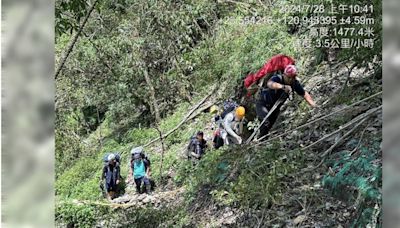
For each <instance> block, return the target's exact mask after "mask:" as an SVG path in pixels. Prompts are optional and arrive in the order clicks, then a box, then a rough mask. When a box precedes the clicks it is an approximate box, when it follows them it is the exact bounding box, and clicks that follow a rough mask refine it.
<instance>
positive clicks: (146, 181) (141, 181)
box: [135, 177, 150, 193]
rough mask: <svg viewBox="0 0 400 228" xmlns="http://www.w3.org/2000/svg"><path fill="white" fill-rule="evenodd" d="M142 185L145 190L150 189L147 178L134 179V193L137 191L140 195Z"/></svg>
mask: <svg viewBox="0 0 400 228" xmlns="http://www.w3.org/2000/svg"><path fill="white" fill-rule="evenodd" d="M142 183H144V185H145V186H146V187H147V188H150V180H149V178H147V177H139V178H136V179H135V184H136V191H138V192H139V193H142V191H141V186H142Z"/></svg>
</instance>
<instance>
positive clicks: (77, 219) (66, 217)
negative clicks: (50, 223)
mask: <svg viewBox="0 0 400 228" xmlns="http://www.w3.org/2000/svg"><path fill="white" fill-rule="evenodd" d="M96 211H97V209H96V207H94V206H88V205H76V204H74V203H72V202H64V203H58V204H56V220H57V221H63V223H66V224H71V225H74V226H77V227H93V225H94V224H95V222H96V220H97V216H98V214H97V213H96Z"/></svg>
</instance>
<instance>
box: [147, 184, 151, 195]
mask: <svg viewBox="0 0 400 228" xmlns="http://www.w3.org/2000/svg"><path fill="white" fill-rule="evenodd" d="M146 194H147V195H151V185H146Z"/></svg>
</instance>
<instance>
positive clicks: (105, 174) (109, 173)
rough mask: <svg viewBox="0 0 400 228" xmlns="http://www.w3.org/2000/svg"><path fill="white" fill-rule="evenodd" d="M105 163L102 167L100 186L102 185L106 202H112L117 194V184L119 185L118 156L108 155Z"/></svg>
mask: <svg viewBox="0 0 400 228" xmlns="http://www.w3.org/2000/svg"><path fill="white" fill-rule="evenodd" d="M106 159H107V161H106V163H105V165H104V166H103V171H102V175H101V182H100V184H101V185H102V186H103V185H104V189H103V190H104V191H106V197H107V199H108V200H112V199H113V198H114V197H115V196H116V193H117V192H118V184H119V183H120V180H121V176H120V166H119V155H117V156H116V155H115V154H108V155H107V158H106Z"/></svg>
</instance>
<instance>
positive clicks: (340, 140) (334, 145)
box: [321, 116, 369, 157]
mask: <svg viewBox="0 0 400 228" xmlns="http://www.w3.org/2000/svg"><path fill="white" fill-rule="evenodd" d="M368 117H369V116H367V117H365V118H364V119H362V120H360V122H358V124H356V125H355V126H354V127H353V128H352V129H350V131H348V132H346V133H345V134H344V135H343V136H342V137H340V139H338V140H337V141H336V142H335V143H334V144H333V145H332V146H331V147H329V149H327V150H326V151H325V152H324V153H323V154H322V155H321V157H325V156H326V155H328V154H330V153H331V152H332V150H333V149H334V148H335V147H337V146H339V145H340V144H341V143H342V142H343V140H344V139H346V138H347V137H348V136H349V135H350V134H351V133H353V131H354V130H356V129H357V128H358V127H359V126H360V125H361V124H363V123H364V122H365V121H366V120H367V119H368Z"/></svg>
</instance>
